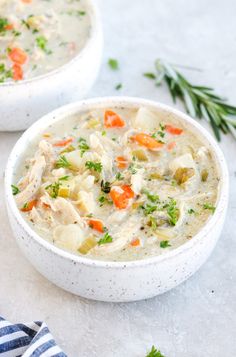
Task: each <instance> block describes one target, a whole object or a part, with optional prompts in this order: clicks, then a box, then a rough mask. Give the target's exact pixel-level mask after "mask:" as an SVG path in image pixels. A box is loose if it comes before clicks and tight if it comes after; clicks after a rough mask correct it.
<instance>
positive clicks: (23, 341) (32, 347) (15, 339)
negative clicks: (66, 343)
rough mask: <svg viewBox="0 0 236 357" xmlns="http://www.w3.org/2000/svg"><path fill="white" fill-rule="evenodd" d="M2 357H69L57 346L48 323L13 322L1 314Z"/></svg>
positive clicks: (0, 339) (0, 352) (0, 343)
mask: <svg viewBox="0 0 236 357" xmlns="http://www.w3.org/2000/svg"><path fill="white" fill-rule="evenodd" d="M0 356H1V357H39V356H40V357H53V356H54V357H67V355H66V354H65V353H64V352H63V351H62V350H61V349H60V347H58V346H57V344H56V342H55V340H54V338H53V337H52V335H51V333H50V331H49V329H48V327H47V325H46V324H45V323H44V322H40V321H35V322H31V323H26V324H12V323H10V322H8V321H6V320H4V319H3V318H2V317H1V316H0Z"/></svg>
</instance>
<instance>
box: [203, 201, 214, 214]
mask: <svg viewBox="0 0 236 357" xmlns="http://www.w3.org/2000/svg"><path fill="white" fill-rule="evenodd" d="M203 208H204V209H209V210H210V211H211V213H212V214H213V213H214V212H215V210H216V207H214V206H213V205H212V204H211V203H204V205H203Z"/></svg>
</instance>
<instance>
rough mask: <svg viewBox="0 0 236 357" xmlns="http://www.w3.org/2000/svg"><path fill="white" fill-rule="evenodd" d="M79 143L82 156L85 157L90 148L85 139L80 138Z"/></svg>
mask: <svg viewBox="0 0 236 357" xmlns="http://www.w3.org/2000/svg"><path fill="white" fill-rule="evenodd" d="M78 142H79V149H80V156H81V157H83V155H84V153H85V152H86V151H88V150H89V149H90V147H89V145H88V144H87V142H86V140H85V139H84V138H79V139H78Z"/></svg>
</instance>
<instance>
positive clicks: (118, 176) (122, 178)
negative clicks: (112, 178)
mask: <svg viewBox="0 0 236 357" xmlns="http://www.w3.org/2000/svg"><path fill="white" fill-rule="evenodd" d="M116 179H117V180H118V181H121V180H124V176H122V174H121V173H120V172H117V174H116Z"/></svg>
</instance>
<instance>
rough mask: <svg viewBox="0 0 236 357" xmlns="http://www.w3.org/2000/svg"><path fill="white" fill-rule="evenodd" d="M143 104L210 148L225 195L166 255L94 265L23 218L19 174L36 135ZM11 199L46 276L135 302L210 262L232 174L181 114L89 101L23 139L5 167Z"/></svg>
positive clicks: (92, 294) (18, 225) (88, 292)
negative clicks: (98, 112)
mask: <svg viewBox="0 0 236 357" xmlns="http://www.w3.org/2000/svg"><path fill="white" fill-rule="evenodd" d="M113 105H117V106H128V107H131V108H132V107H137V106H140V105H144V106H146V107H149V108H150V109H153V110H157V111H159V112H160V113H163V114H165V115H168V116H177V117H178V118H179V119H180V120H182V121H183V122H184V125H185V126H187V127H189V128H190V129H191V130H194V132H195V133H196V135H199V136H200V137H201V138H203V140H204V142H205V143H206V145H208V146H209V147H210V148H211V151H212V153H213V156H214V158H215V160H216V163H217V166H218V170H219V177H220V191H219V197H218V202H217V208H216V211H215V213H214V215H213V216H211V218H210V219H209V220H208V222H207V223H206V224H205V226H204V227H203V228H202V229H201V230H200V231H199V233H198V234H197V235H195V236H194V237H193V238H192V239H191V240H190V241H188V242H186V243H185V244H183V245H182V246H180V247H179V248H177V249H175V250H172V251H168V252H165V253H164V254H163V255H161V256H157V257H152V258H147V259H145V260H139V261H131V262H105V261H95V260H91V259H88V258H86V257H81V256H77V255H73V254H71V253H68V252H66V251H63V250H61V249H59V248H57V247H55V246H54V245H52V244H50V243H49V242H47V241H46V240H44V239H43V238H41V237H40V236H39V235H38V234H36V233H35V232H34V231H33V230H32V228H30V226H29V225H28V224H27V222H26V221H25V220H24V219H23V218H22V216H21V214H20V212H19V210H18V208H17V206H16V204H15V200H14V197H13V195H12V192H11V184H12V182H14V172H15V170H17V165H18V164H19V163H20V161H21V157H22V155H24V153H25V150H27V147H28V145H29V144H30V143H31V142H32V141H33V140H34V138H35V136H37V135H38V134H41V133H43V132H45V130H47V127H48V126H49V125H53V123H56V122H58V121H60V120H63V118H65V117H66V116H67V115H70V114H73V113H77V112H80V111H83V110H90V109H96V108H97V107H104V106H106V107H112V106H113ZM5 185H6V186H5V190H6V201H7V209H8V214H9V218H10V223H11V226H12V229H13V234H14V235H15V238H16V240H17V243H18V244H19V246H20V248H21V249H22V251H23V253H24V254H25V256H26V257H27V258H28V259H29V261H30V262H31V263H32V264H33V265H34V266H35V268H36V269H37V270H38V271H39V272H40V273H42V274H43V275H44V276H45V277H47V278H48V279H49V280H51V281H52V282H53V283H55V284H56V285H58V286H60V287H61V288H63V289H65V290H68V291H70V292H72V293H74V294H77V295H80V296H83V297H86V298H90V299H95V300H102V301H132V300H140V299H145V298H150V297H152V296H155V295H158V294H161V293H163V292H165V291H167V290H169V289H172V288H173V287H175V286H176V285H178V284H180V283H181V282H183V281H184V280H186V279H187V278H189V277H190V276H191V275H192V274H193V273H195V272H196V270H197V269H198V268H199V267H200V266H201V265H202V264H203V263H204V262H205V260H206V259H207V258H208V256H209V255H210V253H211V251H212V250H213V248H214V246H215V244H216V242H217V240H218V238H219V236H220V233H221V230H222V226H223V223H224V219H225V214H226V210H227V201H228V170H227V166H226V163H225V159H224V157H223V154H222V152H221V150H220V148H219V146H218V144H217V143H216V142H215V140H214V139H213V138H212V137H211V135H210V134H208V133H207V131H206V130H205V129H203V128H202V127H201V126H200V125H199V124H198V123H197V122H196V121H194V120H193V119H191V118H190V117H189V116H187V115H185V114H183V113H182V112H180V111H177V110H175V109H172V108H171V107H168V106H166V105H162V104H159V103H156V102H152V101H149V100H144V99H140V98H127V97H111V98H98V99H90V100H84V101H81V102H78V103H75V104H70V105H67V106H65V107H62V108H60V109H58V110H56V111H54V112H52V113H50V114H48V115H46V116H44V117H43V118H42V119H40V120H39V121H37V122H36V123H35V124H34V125H33V126H31V128H29V129H28V130H27V131H26V132H25V133H24V134H23V135H22V137H21V138H20V139H19V140H18V142H17V143H16V145H15V147H14V148H13V150H12V153H11V155H10V158H9V161H8V164H7V168H6V180H5Z"/></svg>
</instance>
